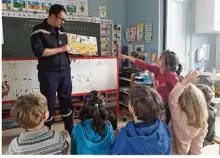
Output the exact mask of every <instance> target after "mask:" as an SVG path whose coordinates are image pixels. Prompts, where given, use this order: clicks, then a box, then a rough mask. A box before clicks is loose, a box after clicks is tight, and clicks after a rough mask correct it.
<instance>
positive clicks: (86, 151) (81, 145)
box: [71, 96, 114, 155]
mask: <svg viewBox="0 0 220 158" xmlns="http://www.w3.org/2000/svg"><path fill="white" fill-rule="evenodd" d="M92 97H93V99H92V100H88V101H87V102H86V103H85V105H84V107H83V108H82V109H81V111H80V113H79V119H80V120H81V123H79V124H77V125H76V126H75V127H74V128H73V130H72V134H71V154H72V155H109V152H110V146H111V144H112V142H113V140H114V131H113V128H112V125H111V123H110V122H109V121H108V112H107V110H106V109H105V107H104V102H103V99H102V98H101V97H99V96H92ZM94 97H95V98H94Z"/></svg>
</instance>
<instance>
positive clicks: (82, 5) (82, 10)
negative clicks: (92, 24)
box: [78, 0, 88, 16]
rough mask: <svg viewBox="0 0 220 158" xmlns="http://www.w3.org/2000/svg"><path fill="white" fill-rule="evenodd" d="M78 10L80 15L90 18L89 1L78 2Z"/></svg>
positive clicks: (79, 0) (81, 0) (80, 0)
mask: <svg viewBox="0 0 220 158" xmlns="http://www.w3.org/2000/svg"><path fill="white" fill-rule="evenodd" d="M78 9H79V11H78V13H79V14H80V15H84V16H88V0H78Z"/></svg>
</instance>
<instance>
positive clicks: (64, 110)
mask: <svg viewBox="0 0 220 158" xmlns="http://www.w3.org/2000/svg"><path fill="white" fill-rule="evenodd" d="M38 79H39V82H40V91H41V93H42V94H43V95H44V96H45V97H46V98H47V104H48V110H49V118H48V119H47V120H46V121H45V125H46V126H48V127H49V128H51V125H52V123H53V120H54V117H53V115H54V108H55V100H56V92H57V96H58V99H59V102H60V105H59V109H60V114H61V116H62V119H63V121H64V126H65V129H66V130H67V131H68V132H69V133H70V134H71V130H72V126H73V117H72V116H73V114H72V98H71V92H72V82H71V74H70V69H64V70H57V71H56V70H54V71H39V72H38Z"/></svg>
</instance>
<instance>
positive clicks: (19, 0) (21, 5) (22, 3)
mask: <svg viewBox="0 0 220 158" xmlns="http://www.w3.org/2000/svg"><path fill="white" fill-rule="evenodd" d="M26 5H27V4H26V0H13V9H14V10H18V11H26V10H27V6H26Z"/></svg>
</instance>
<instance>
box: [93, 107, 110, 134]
mask: <svg viewBox="0 0 220 158" xmlns="http://www.w3.org/2000/svg"><path fill="white" fill-rule="evenodd" d="M92 117H93V125H92V126H93V129H94V130H95V132H96V133H98V134H99V135H101V136H104V135H105V121H106V120H107V114H106V110H105V108H104V107H101V106H99V104H95V107H94V110H93V114H92Z"/></svg>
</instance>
